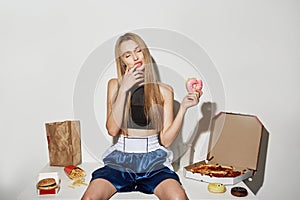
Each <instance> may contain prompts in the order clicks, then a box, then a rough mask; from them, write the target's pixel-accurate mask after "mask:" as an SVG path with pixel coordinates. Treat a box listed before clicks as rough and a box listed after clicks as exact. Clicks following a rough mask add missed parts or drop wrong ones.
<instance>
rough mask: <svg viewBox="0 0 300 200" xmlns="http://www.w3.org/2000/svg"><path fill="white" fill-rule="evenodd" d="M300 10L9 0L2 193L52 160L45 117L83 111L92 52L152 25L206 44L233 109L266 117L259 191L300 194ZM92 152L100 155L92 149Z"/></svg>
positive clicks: (231, 2) (2, 14) (285, 0)
mask: <svg viewBox="0 0 300 200" xmlns="http://www.w3.org/2000/svg"><path fill="white" fill-rule="evenodd" d="M158 3H159V4H158ZM299 10H300V2H299V1H295V0H294V1H293V0H281V1H279V0H275V1H274V0H273V1H271V0H263V1H261V0H244V1H240V0H228V1H223V0H213V1H199V0H192V1H175V0H172V1H171V0H166V1H159V0H153V1H148V2H147V3H146V1H137V0H130V1H122V0H112V1H96V0H89V1H71V0H69V1H66V0H60V1H58V0H51V1H50V0H45V1H38V0H27V1H20V0H18V1H17V0H11V1H4V0H1V1H0V53H1V57H0V95H1V96H0V113H1V115H0V116H1V122H0V123H1V124H0V134H1V140H0V148H1V151H0V158H1V168H0V169H1V171H0V177H1V178H0V189H1V191H0V194H1V199H2V198H3V199H15V198H16V197H17V196H18V194H19V193H20V192H21V191H22V190H23V189H24V187H25V186H26V183H28V182H30V181H31V180H32V178H33V177H35V176H36V174H37V172H38V171H39V170H40V169H41V168H42V167H43V166H45V165H46V164H47V162H48V152H47V144H46V138H45V130H44V123H45V122H48V121H59V120H65V119H72V118H73V117H74V115H73V93H74V88H75V83H76V79H77V76H78V74H79V72H80V70H81V67H82V65H83V63H84V62H85V60H86V59H87V57H88V56H89V55H90V53H91V52H93V51H94V50H95V49H96V48H97V47H98V46H100V45H101V44H102V43H103V42H105V41H107V40H109V39H111V37H112V36H115V35H118V34H121V33H124V32H126V31H132V30H136V29H141V28H148V27H156V28H161V29H168V30H172V31H176V32H178V33H181V34H183V35H185V36H187V37H189V38H190V39H191V40H193V41H195V43H197V44H199V45H200V46H201V47H202V48H204V49H205V51H206V53H207V54H208V55H209V57H210V58H211V59H212V61H213V63H214V64H215V66H216V68H217V70H218V72H219V74H220V76H221V78H222V81H223V86H224V89H225V96H226V98H225V102H226V104H225V110H226V111H229V112H241V113H249V114H254V115H257V116H258V117H259V118H260V120H261V121H262V122H263V123H264V125H265V126H266V129H267V130H268V132H269V146H268V155H267V162H266V171H265V181H264V185H263V187H262V188H261V189H260V190H259V192H258V194H257V196H258V197H259V198H260V199H274V198H275V199H284V198H285V199H296V195H297V193H298V192H297V190H298V183H299V178H300V177H299V173H289V172H286V169H285V168H283V165H282V163H284V162H286V163H288V164H289V165H291V166H299V164H300V160H299V159H300V157H299V155H298V154H299V150H300V147H299V145H298V141H299V134H298V133H299V130H298V124H297V122H298V119H299V114H300V112H299V111H300V106H299V102H300V94H299V86H300V79H299V78H298V76H299V75H300V73H299V72H300V68H299V67H300V59H299V58H300V37H299V35H300V12H299ZM174 42H176V41H174ZM191 53H192V52H191ZM84 159H85V160H90V159H92V158H91V157H90V155H88V153H87V152H86V151H84ZM283 170H284V173H283V172H282V171H283Z"/></svg>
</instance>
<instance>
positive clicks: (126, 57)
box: [120, 40, 145, 71]
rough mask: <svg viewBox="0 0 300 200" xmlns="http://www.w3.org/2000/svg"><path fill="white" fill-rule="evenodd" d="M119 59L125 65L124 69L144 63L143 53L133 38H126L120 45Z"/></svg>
mask: <svg viewBox="0 0 300 200" xmlns="http://www.w3.org/2000/svg"><path fill="white" fill-rule="evenodd" d="M120 51H121V59H122V61H123V63H124V64H125V65H126V71H128V70H130V69H131V68H133V67H141V66H143V65H144V62H145V60H144V54H143V51H142V49H141V48H140V47H139V45H138V44H137V43H136V42H134V41H133V40H127V41H124V42H122V43H121V45H120Z"/></svg>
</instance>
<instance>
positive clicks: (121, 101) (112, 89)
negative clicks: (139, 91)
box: [106, 79, 126, 136]
mask: <svg viewBox="0 0 300 200" xmlns="http://www.w3.org/2000/svg"><path fill="white" fill-rule="evenodd" d="M125 102H126V91H124V90H122V89H121V88H119V86H118V80H117V79H111V80H109V82H108V87H107V115H106V116H107V118H106V129H107V131H108V134H109V135H111V136H116V135H118V133H119V132H120V129H121V127H122V122H123V113H124V108H125Z"/></svg>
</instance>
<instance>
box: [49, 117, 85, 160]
mask: <svg viewBox="0 0 300 200" xmlns="http://www.w3.org/2000/svg"><path fill="white" fill-rule="evenodd" d="M45 127H46V134H47V141H48V151H49V160H50V166H68V165H78V164H80V163H81V139H80V122H79V121H76V120H69V121H63V122H52V123H46V124H45Z"/></svg>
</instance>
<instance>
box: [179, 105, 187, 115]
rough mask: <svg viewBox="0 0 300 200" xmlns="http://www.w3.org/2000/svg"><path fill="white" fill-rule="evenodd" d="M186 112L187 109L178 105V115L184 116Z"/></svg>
mask: <svg viewBox="0 0 300 200" xmlns="http://www.w3.org/2000/svg"><path fill="white" fill-rule="evenodd" d="M186 111H187V108H186V107H185V106H183V105H182V104H180V107H179V110H178V113H180V114H182V116H184V115H185V113H186Z"/></svg>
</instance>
